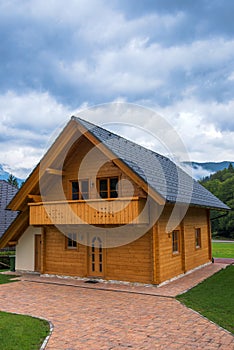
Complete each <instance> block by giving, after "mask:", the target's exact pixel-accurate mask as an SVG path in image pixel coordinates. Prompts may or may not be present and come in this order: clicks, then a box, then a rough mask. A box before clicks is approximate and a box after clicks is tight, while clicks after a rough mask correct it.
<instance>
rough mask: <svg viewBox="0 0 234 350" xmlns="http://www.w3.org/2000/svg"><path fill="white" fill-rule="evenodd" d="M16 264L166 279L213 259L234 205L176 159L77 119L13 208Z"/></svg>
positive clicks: (10, 239) (9, 241)
mask: <svg viewBox="0 0 234 350" xmlns="http://www.w3.org/2000/svg"><path fill="white" fill-rule="evenodd" d="M8 209H10V210H12V211H18V212H19V214H18V216H17V218H16V219H15V220H14V222H13V223H12V224H11V226H10V227H9V228H8V230H7V231H6V232H5V234H4V235H3V236H2V238H1V240H0V248H1V247H6V246H11V245H16V270H19V271H35V272H39V273H41V274H56V275H65V276H68V275H69V276H79V277H88V278H101V279H105V280H118V281H129V282H140V283H150V284H156V285H158V284H160V283H162V282H164V281H166V280H169V279H171V278H174V277H176V276H179V275H181V274H184V273H186V272H188V271H190V270H193V269H195V268H197V267H199V266H202V265H204V264H207V263H209V262H211V259H212V252H211V230H210V210H211V209H216V210H217V209H220V210H227V209H228V207H227V206H226V205H225V204H224V203H222V202H221V201H220V200H219V199H218V198H216V197H215V196H213V195H212V194H211V193H210V192H209V191H207V190H206V189H205V188H203V187H202V186H201V185H199V184H198V183H197V182H196V181H194V180H193V179H192V178H191V177H189V175H187V174H186V173H184V171H183V170H181V169H180V168H179V167H178V166H176V165H175V164H174V163H173V162H172V161H171V160H169V159H168V158H166V157H164V156H162V155H160V154H157V153H155V152H153V151H151V150H148V149H146V148H144V147H142V146H139V145H137V144H135V143H134V142H131V141H129V140H126V139H124V138H123V137H121V136H119V135H116V134H114V133H112V132H110V131H108V130H105V129H103V128H101V127H99V126H97V125H94V124H91V123H89V122H87V121H85V120H82V119H80V118H76V117H72V118H71V120H70V121H69V122H68V124H67V125H66V127H65V128H64V130H63V131H62V132H61V134H60V135H59V136H58V138H57V139H56V140H55V142H54V143H53V144H52V146H51V147H50V149H49V150H48V151H47V153H46V154H45V156H44V157H43V158H42V160H41V162H40V163H39V164H38V166H37V167H36V168H35V169H34V171H33V172H32V173H31V175H30V176H29V177H28V179H27V180H26V182H25V183H24V185H23V186H22V188H21V189H20V190H19V192H18V193H17V194H16V196H15V197H14V198H13V199H12V201H11V202H10V203H9V205H8Z"/></svg>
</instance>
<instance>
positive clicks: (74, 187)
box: [72, 181, 79, 192]
mask: <svg viewBox="0 0 234 350" xmlns="http://www.w3.org/2000/svg"><path fill="white" fill-rule="evenodd" d="M72 192H79V184H78V181H72Z"/></svg>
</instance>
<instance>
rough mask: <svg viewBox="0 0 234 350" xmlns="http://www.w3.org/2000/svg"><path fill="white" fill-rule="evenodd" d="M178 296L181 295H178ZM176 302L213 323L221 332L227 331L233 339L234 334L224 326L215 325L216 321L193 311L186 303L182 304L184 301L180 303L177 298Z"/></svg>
mask: <svg viewBox="0 0 234 350" xmlns="http://www.w3.org/2000/svg"><path fill="white" fill-rule="evenodd" d="M178 295H179V294H178ZM175 300H176V301H177V302H178V303H180V304H181V305H183V306H184V307H186V309H189V310H191V311H193V312H194V313H195V314H197V315H199V316H201V317H202V318H204V319H205V320H207V321H209V322H211V323H212V324H213V325H215V326H217V327H219V328H220V329H221V330H223V331H225V332H227V333H229V334H230V335H231V336H232V337H234V333H232V332H230V331H229V330H228V329H226V328H223V327H222V326H220V325H219V324H218V323H215V322H214V321H212V320H210V319H209V318H207V317H206V316H204V315H202V314H200V312H198V311H196V310H194V309H192V308H191V307H189V306H187V305H185V304H184V303H182V301H179V300H178V299H176V298H175Z"/></svg>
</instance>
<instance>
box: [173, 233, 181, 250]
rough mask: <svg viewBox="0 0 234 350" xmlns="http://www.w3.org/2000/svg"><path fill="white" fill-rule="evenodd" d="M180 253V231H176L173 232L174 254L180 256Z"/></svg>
mask: <svg viewBox="0 0 234 350" xmlns="http://www.w3.org/2000/svg"><path fill="white" fill-rule="evenodd" d="M179 252H180V231H179V230H174V231H173V232H172V253H173V254H178V253H179Z"/></svg>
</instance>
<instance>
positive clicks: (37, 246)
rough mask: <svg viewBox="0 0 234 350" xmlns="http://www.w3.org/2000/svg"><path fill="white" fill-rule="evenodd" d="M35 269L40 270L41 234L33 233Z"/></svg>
mask: <svg viewBox="0 0 234 350" xmlns="http://www.w3.org/2000/svg"><path fill="white" fill-rule="evenodd" d="M35 271H37V272H41V235H35Z"/></svg>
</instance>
